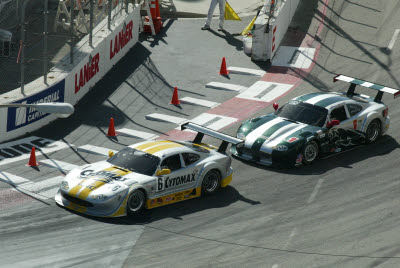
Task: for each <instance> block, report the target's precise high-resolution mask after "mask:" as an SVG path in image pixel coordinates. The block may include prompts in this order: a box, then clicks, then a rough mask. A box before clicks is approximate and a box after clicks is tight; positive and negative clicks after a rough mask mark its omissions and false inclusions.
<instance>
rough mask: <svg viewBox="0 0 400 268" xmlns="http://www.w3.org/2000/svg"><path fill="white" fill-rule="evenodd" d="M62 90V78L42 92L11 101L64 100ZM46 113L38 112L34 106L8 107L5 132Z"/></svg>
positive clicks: (63, 88)
mask: <svg viewBox="0 0 400 268" xmlns="http://www.w3.org/2000/svg"><path fill="white" fill-rule="evenodd" d="M64 91H65V80H62V81H61V82H58V83H57V84H55V85H54V86H51V87H49V88H48V89H46V90H44V91H42V92H39V93H37V94H35V95H33V96H30V97H27V98H24V99H21V100H19V101H16V102H13V103H16V104H18V103H20V104H39V103H47V102H64ZM48 115H49V114H48V113H40V112H38V111H37V110H36V108H31V107H19V108H16V107H10V108H8V112H7V132H9V131H12V130H15V129H18V128H20V127H24V126H26V125H29V124H31V123H33V122H36V121H38V120H40V119H42V118H44V117H46V116H48Z"/></svg>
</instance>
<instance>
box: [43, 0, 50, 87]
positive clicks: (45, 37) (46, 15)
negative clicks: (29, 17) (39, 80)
mask: <svg viewBox="0 0 400 268" xmlns="http://www.w3.org/2000/svg"><path fill="white" fill-rule="evenodd" d="M48 4H49V1H48V0H44V12H43V15H44V27H43V81H44V83H45V84H47V35H48V32H47V23H48V14H49V11H48Z"/></svg>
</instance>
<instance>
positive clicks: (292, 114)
mask: <svg viewBox="0 0 400 268" xmlns="http://www.w3.org/2000/svg"><path fill="white" fill-rule="evenodd" d="M337 80H341V81H345V82H348V83H351V85H350V87H349V89H348V91H347V93H339V92H329V93H327V92H319V93H309V94H306V95H303V96H300V97H297V98H294V99H292V100H291V101H289V102H288V103H286V104H285V105H283V106H282V107H280V108H279V109H278V107H277V106H278V105H277V104H274V108H275V110H276V111H275V113H272V114H268V115H264V116H260V117H257V118H252V119H249V120H247V121H245V122H244V123H243V124H242V125H241V126H240V127H239V129H238V131H237V137H238V138H240V139H243V140H244V142H243V143H240V144H237V145H233V146H232V148H231V152H232V154H233V155H234V156H236V157H239V158H241V159H245V160H250V161H254V162H257V163H260V164H263V165H273V164H283V165H289V166H293V165H294V166H299V165H302V164H310V163H312V162H313V161H314V160H315V159H316V158H317V157H318V156H319V155H321V154H326V153H335V152H340V151H341V150H344V149H346V148H350V147H351V146H354V145H357V144H360V143H372V142H374V141H375V140H376V139H377V138H378V137H379V136H381V135H382V134H384V133H385V132H386V131H387V130H388V129H389V125H390V118H389V116H388V107H387V106H386V105H385V104H383V103H382V101H381V99H382V95H383V93H384V92H385V93H390V94H393V95H394V97H395V98H396V97H398V96H399V95H400V91H399V90H396V89H393V88H388V87H385V86H381V85H377V84H373V83H370V82H366V81H363V80H359V79H355V78H352V77H348V76H344V75H338V76H336V77H335V78H334V81H337ZM356 85H361V86H364V87H369V88H371V89H374V90H377V91H378V93H377V95H376V97H375V98H371V97H369V96H367V95H363V94H356V93H354V90H355V87H356Z"/></svg>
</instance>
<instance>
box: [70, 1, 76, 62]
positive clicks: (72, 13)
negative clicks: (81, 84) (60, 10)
mask: <svg viewBox="0 0 400 268" xmlns="http://www.w3.org/2000/svg"><path fill="white" fill-rule="evenodd" d="M74 9H75V0H71V22H70V27H69V33H70V35H71V40H70V46H71V51H70V58H71V64H72V63H74Z"/></svg>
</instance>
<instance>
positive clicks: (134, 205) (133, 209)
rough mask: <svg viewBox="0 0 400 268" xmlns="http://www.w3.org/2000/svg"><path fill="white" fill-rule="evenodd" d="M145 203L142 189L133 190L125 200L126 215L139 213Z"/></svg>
mask: <svg viewBox="0 0 400 268" xmlns="http://www.w3.org/2000/svg"><path fill="white" fill-rule="evenodd" d="M145 205H146V194H145V193H144V192H143V191H142V190H139V189H138V190H134V191H133V192H132V193H131V194H130V195H129V197H128V201H127V202H126V211H127V214H128V216H137V215H140V214H141V213H142V212H143V210H144V207H145Z"/></svg>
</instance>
